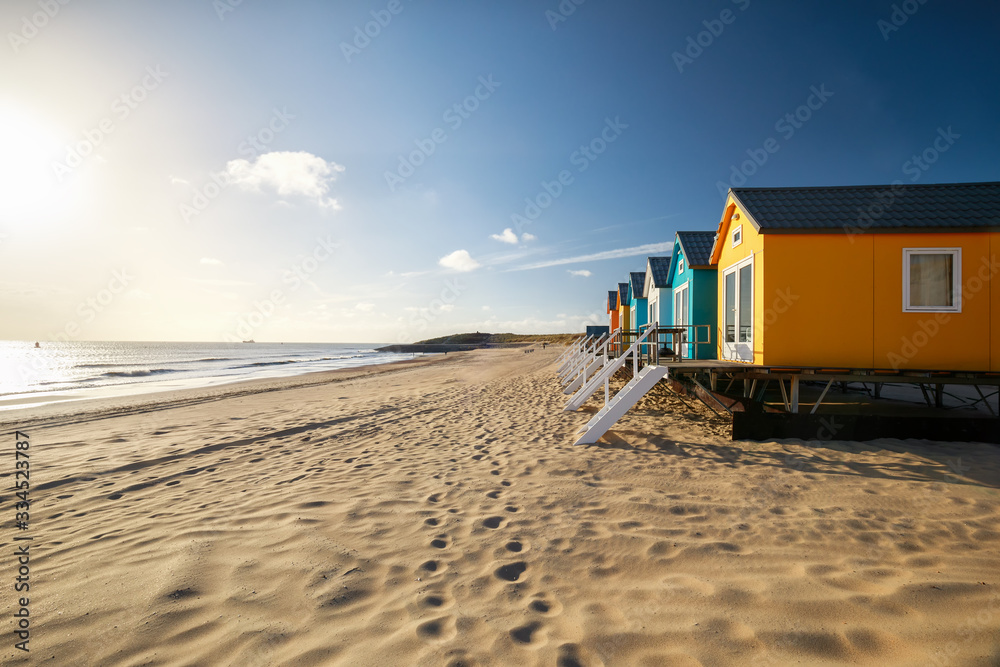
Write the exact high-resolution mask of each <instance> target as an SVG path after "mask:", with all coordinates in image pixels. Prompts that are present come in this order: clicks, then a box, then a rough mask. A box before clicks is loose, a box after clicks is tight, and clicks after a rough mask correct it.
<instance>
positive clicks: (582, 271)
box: [568, 269, 591, 278]
mask: <svg viewBox="0 0 1000 667" xmlns="http://www.w3.org/2000/svg"><path fill="white" fill-rule="evenodd" d="M568 271H569V275H571V276H582V277H584V278H589V277H590V275H591V274H590V271H588V270H587V269H580V270H579V271H574V270H573V269H568Z"/></svg>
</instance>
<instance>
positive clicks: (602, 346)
mask: <svg viewBox="0 0 1000 667" xmlns="http://www.w3.org/2000/svg"><path fill="white" fill-rule="evenodd" d="M620 331H621V329H615V330H614V332H613V333H612V334H611V335H610V336H608V337H607V339H605V337H604V336H603V335H602V336H601V337H600V338H598V339H597V341H596V342H595V343H594V347H592V348H591V349H590V351H589V352H588V353H587V354H586V355H584V356H583V357H582V359H581V360H580V361H579V362H578V364H577V366H576V368H575V373H570V374H568V375H566V376H565V378H564V379H563V384H565V385H566V387H565V389H563V393H564V394H572V393H574V392H576V391H577V390H578V389H579V388H580V387H582V386H583V383H584V382H586V381H587V379H588V378H590V376H591V375H593V374H594V371H596V370H597V369H599V368H601V367H602V366H603V365H604V364H606V363H607V361H608V354H607V350H608V345H610V344H611V343H613V342H614V341H615V339H616V338H617V337H618V335H619V332H620ZM569 378H572V379H569Z"/></svg>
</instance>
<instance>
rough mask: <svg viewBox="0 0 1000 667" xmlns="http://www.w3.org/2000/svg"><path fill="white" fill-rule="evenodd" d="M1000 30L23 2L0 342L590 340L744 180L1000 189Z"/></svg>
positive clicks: (685, 13)
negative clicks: (996, 183) (623, 298)
mask: <svg viewBox="0 0 1000 667" xmlns="http://www.w3.org/2000/svg"><path fill="white" fill-rule="evenodd" d="M577 3H579V4H577ZM46 12H47V13H46ZM998 19H1000V8H998V7H997V6H996V5H995V3H986V2H978V3H963V4H962V5H961V6H955V5H954V4H946V3H942V2H935V0H927V1H926V2H924V3H923V4H921V3H920V2H919V0H910V1H909V2H904V3H899V2H896V3H893V2H841V3H836V5H831V4H830V3H810V2H802V3H780V4H779V3H764V2H762V1H760V0H739V1H738V2H737V1H732V0H719V1H713V2H704V1H703V2H620V3H611V2H600V1H598V0H586V1H584V2H579V0H576V2H574V1H573V0H564V1H563V2H562V3H560V2H558V1H555V0H552V1H549V2H545V1H540V2H530V3H529V2H499V1H496V2H489V1H483V2H474V3H470V2H464V3H463V2H457V1H456V2H438V3H430V2H421V1H420V0H398V1H396V2H390V1H388V0H385V1H382V0H378V1H375V2H354V3H326V2H294V1H293V2H286V3H280V4H279V3H265V2H262V1H259V0H243V1H242V2H239V3H237V2H236V0H217V1H213V0H179V1H175V2H169V3H168V2H152V1H145V2H143V1H136V2H124V1H120V2H102V1H100V0H88V1H86V2H84V1H83V0H75V1H70V2H67V3H66V4H65V5H63V4H60V3H59V2H58V1H57V0H34V1H27V0H10V1H9V2H5V3H3V6H2V9H0V27H2V29H3V32H4V35H5V38H4V44H3V45H0V72H2V80H3V86H2V87H0V135H2V136H0V139H2V141H3V146H4V147H5V150H4V151H3V155H2V156H0V178H2V179H3V180H4V181H5V183H6V184H7V189H8V193H7V195H6V196H5V197H4V198H3V201H0V310H2V311H3V313H4V315H5V317H4V318H3V319H2V322H0V338H15V339H31V340H35V339H37V340H45V339H51V338H56V337H61V338H68V339H70V340H97V339H104V340H209V341H214V340H227V339H242V338H251V337H252V338H255V339H256V340H269V341H281V340H284V341H343V342H348V341H350V342H362V341H371V342H397V341H405V340H414V339H419V338H425V337H429V336H434V335H440V334H445V333H449V332H453V331H467V330H480V331H515V332H524V333H530V332H557V331H580V330H582V327H583V325H584V324H586V323H592V322H599V323H603V322H604V321H605V319H606V318H605V315H604V312H603V310H604V300H605V298H606V295H607V291H608V290H609V289H612V288H613V287H614V285H615V284H616V283H618V282H619V281H624V280H625V277H626V275H627V272H628V271H630V270H641V269H642V268H643V267H644V265H645V257H646V255H648V254H656V253H657V252H659V250H658V249H659V248H663V247H666V245H667V244H669V243H670V242H671V241H672V239H673V236H674V233H675V232H676V231H677V230H709V229H714V228H715V226H716V224H717V223H718V220H719V217H720V216H721V214H722V205H723V196H722V195H721V194H720V188H721V189H724V188H725V187H728V186H729V185H741V184H745V185H748V186H805V185H854V184H866V183H871V184H884V183H890V182H892V181H894V180H897V179H898V180H903V181H904V182H921V183H928V182H961V181H991V180H1000V166H998V161H997V159H996V155H997V153H998V148H1000V123H998V122H997V120H998V118H1000V115H998V111H997V109H998V108H1000V104H998V103H1000V91H998V87H997V85H996V82H997V80H998V71H997V70H998V63H1000V47H998V46H997V41H996V38H995V35H996V31H997V28H998V27H1000V21H998ZM366 30H367V32H368V34H367V35H366V34H365V31H366ZM789 114H790V115H791V117H790V118H788V117H787V116H788V115H789ZM796 115H797V117H796ZM945 136H946V137H948V139H947V140H945V139H941V140H939V141H938V148H941V147H944V146H946V147H947V148H946V150H943V151H939V150H938V149H935V148H934V146H935V141H936V140H938V138H939V137H945ZM769 140H770V142H769ZM767 148H769V149H770V150H767ZM930 149H933V150H932V152H931V153H929V154H928V155H931V156H932V157H934V158H935V160H934V162H933V164H926V163H924V162H922V161H921V162H919V163H918V162H915V161H913V159H912V158H913V156H915V155H917V156H919V155H921V154H923V153H924V152H925V151H927V150H930ZM755 157H756V162H753V160H754V158H755ZM748 161H750V162H748ZM743 178H745V182H743V181H742V180H741V179H743ZM533 206H534V207H537V209H536V208H533ZM506 230H509V231H506Z"/></svg>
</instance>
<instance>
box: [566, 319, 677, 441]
mask: <svg viewBox="0 0 1000 667" xmlns="http://www.w3.org/2000/svg"><path fill="white" fill-rule="evenodd" d="M655 330H656V325H653V326H652V327H650V328H648V329H647V330H646V332H645V333H643V334H642V335H641V336H639V338H638V339H637V340H636V341H635V343H633V344H632V345H631V347H629V348H628V350H627V351H626V352H625V353H624V354H622V355H621V356H619V357H618V358H616V359H608V357H607V352H606V351H607V343H608V342H610V341H611V340H612V339H613V338H614V334H613V335H612V336H611V337H609V338H608V340H607V341H605V343H604V347H603V348H601V349H602V356H601V357H600V358H598V357H597V356H596V354H595V355H593V356H591V357H587V356H585V355H584V356H582V357H578V358H577V364H578V365H579V363H580V360H581V359H582V360H583V366H582V368H580V372H579V374H578V375H577V376H576V377H575V378H574V380H573V381H572V382H570V383H569V385H568V386H567V387H566V391H565V392H564V393H569V392H570V391H571V390H572V388H573V387H574V386H578V387H579V388H577V389H576V393H574V394H573V396H571V397H570V399H569V401H568V402H567V403H566V407H564V408H563V410H565V411H567V412H569V411H575V410H579V409H580V408H581V407H582V406H583V404H584V403H586V402H587V399H589V398H590V397H591V396H592V395H593V394H594V392H595V391H597V389H598V388H600V387H601V385H604V407H603V408H601V410H600V412H598V413H597V414H595V415H594V416H593V417H591V419H590V421H588V422H587V424H586V425H585V426H583V427H581V428H580V430H579V431H577V433H578V434H579V436H580V437H579V438H578V439H577V441H576V442H575V443H573V444H574V445H585V444H592V443H595V442H597V440H598V438H600V437H601V436H602V435H604V434H605V433H607V431H608V429H610V428H611V427H612V426H614V424H615V423H616V422H617V421H618V420H619V419H621V417H622V416H623V415H624V414H625V413H626V412H628V410H629V408H631V407H632V406H633V405H635V404H636V403H637V402H638V401H639V399H640V398H642V397H643V396H644V395H645V394H646V392H648V391H649V390H650V389H652V387H653V385H655V384H656V383H657V382H659V381H660V380H662V379H663V378H664V377H666V376H667V373H668V371H669V368H668V367H666V366H658V365H648V366H645V367H644V368H643V369H642V370H639V355H640V350H642V349H643V348H644V346H648V345H650V344H653V345H655V344H657V342H656V341H654V342H653V343H645V342H644V341H645V340H646V337H647V336H648V335H649V333H650V332H651V331H655ZM615 333H616V334H617V333H618V331H617V330H616V332H615ZM592 350H593V351H595V352H596V348H592ZM629 358H631V359H632V379H631V380H630V381H629V382H628V384H626V385H625V386H624V387H622V389H621V391H619V392H618V393H617V394H615V395H614V397H609V395H608V394H609V390H608V382H609V380H610V379H611V376H612V375H614V374H615V373H616V372H617V371H618V369H619V368H621V367H622V366H624V365H625V363H626V362H627V361H628V360H629ZM598 363H600V364H602V365H601V366H600V370H597V368H598V366H597V364H598ZM595 370H596V371H597V372H596V373H594V375H593V377H590V378H589V379H588V377H589V376H590V373H592V372H594V371H595Z"/></svg>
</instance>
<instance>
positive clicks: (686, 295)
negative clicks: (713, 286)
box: [673, 281, 692, 359]
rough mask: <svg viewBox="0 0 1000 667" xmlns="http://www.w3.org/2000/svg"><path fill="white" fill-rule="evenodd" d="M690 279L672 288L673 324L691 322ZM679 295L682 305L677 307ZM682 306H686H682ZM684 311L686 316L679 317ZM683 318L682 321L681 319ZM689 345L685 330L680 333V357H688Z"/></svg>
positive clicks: (689, 356)
mask: <svg viewBox="0 0 1000 667" xmlns="http://www.w3.org/2000/svg"><path fill="white" fill-rule="evenodd" d="M690 288H691V281H687V282H685V283H684V284H683V285H681V286H679V287H677V288H675V289H674V295H673V296H674V302H673V308H674V324H675V325H677V326H680V325H682V324H691V289H690ZM678 297H680V299H681V304H682V307H681V308H678V307H677V299H678ZM683 306H686V308H684V307H683ZM685 311H686V314H687V317H681V313H684V312H685ZM682 320H683V321H682ZM690 348H691V345H690V344H688V335H687V332H685V333H684V334H681V349H680V353H681V358H682V359H690V358H691V356H692V355H691V354H690V352H689V350H690Z"/></svg>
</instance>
